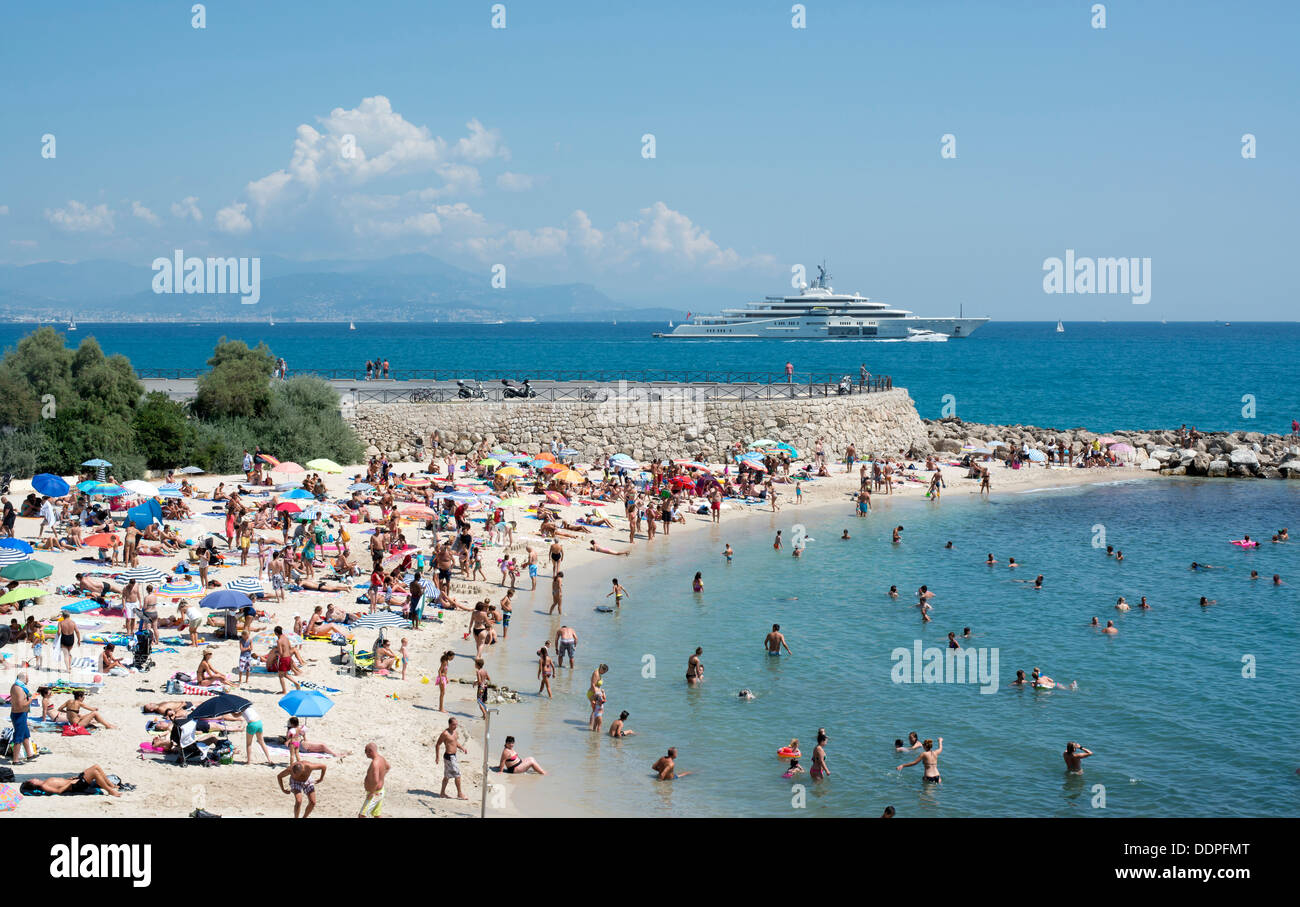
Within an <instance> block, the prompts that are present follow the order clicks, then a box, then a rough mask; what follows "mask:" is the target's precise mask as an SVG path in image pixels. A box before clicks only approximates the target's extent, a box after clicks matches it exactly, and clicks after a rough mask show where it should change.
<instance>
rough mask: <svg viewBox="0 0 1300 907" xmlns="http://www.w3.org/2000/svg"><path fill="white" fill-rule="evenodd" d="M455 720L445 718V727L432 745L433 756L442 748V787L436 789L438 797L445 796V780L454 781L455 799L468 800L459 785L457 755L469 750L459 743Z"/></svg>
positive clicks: (435, 756) (436, 756)
mask: <svg viewBox="0 0 1300 907" xmlns="http://www.w3.org/2000/svg"><path fill="white" fill-rule="evenodd" d="M456 727H457V722H456V719H455V718H448V719H447V729H446V730H445V731H443V732H442V733H441V734H439V735H438V742H437V743H435V744H434V745H433V758H435V759H437V758H438V750H440V749H441V750H443V754H442V788H441V789H440V790H439V791H438V796H439V797H445V796H447V782H448V781H455V782H456V799H457V800H468V799H469V797H467V796H465V792H464V791H463V790H462V789H461V786H460V762H459V761H458V760H457V758H456V757H457V755H458V754H460V753H468V752H469V750H467V749H465V747H464V746H462V745H461V742H460V738H459V737H458V736H457V735H456Z"/></svg>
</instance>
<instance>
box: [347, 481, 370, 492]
mask: <svg viewBox="0 0 1300 907" xmlns="http://www.w3.org/2000/svg"><path fill="white" fill-rule="evenodd" d="M374 490H375V486H373V485H371V484H370V483H369V482H354V483H352V484H351V485H349V486H348V491H359V492H361V493H362V494H365V493H367V492H370V491H374Z"/></svg>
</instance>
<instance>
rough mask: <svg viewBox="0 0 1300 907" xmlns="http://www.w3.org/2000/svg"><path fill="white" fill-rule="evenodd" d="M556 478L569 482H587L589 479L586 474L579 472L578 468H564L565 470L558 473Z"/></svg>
mask: <svg viewBox="0 0 1300 907" xmlns="http://www.w3.org/2000/svg"><path fill="white" fill-rule="evenodd" d="M555 480H556V481H557V482H569V483H574V482H585V481H587V477H586V476H584V475H583V474H582V473H580V472H578V470H576V469H566V470H564V472H559V473H556V474H555Z"/></svg>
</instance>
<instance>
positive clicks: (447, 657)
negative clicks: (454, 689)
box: [433, 649, 456, 712]
mask: <svg viewBox="0 0 1300 907" xmlns="http://www.w3.org/2000/svg"><path fill="white" fill-rule="evenodd" d="M455 657H456V653H455V652H453V651H451V650H450V649H449V650H447V651H446V652H443V653H442V657H441V658H440V659H439V660H438V676H437V677H435V678H434V680H433V682H434V684H435V685H436V686H437V687H438V711H440V712H445V711H447V710H446V708H444V707H443V706H444V703H445V702H446V701H447V684H449V683H451V677H450V675H449V673H448V671H449V670H450V668H451V660H452V659H453V658H455Z"/></svg>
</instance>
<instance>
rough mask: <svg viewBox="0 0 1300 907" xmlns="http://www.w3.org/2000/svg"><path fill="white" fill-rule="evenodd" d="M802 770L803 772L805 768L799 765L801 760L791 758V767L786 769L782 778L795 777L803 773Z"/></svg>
mask: <svg viewBox="0 0 1300 907" xmlns="http://www.w3.org/2000/svg"><path fill="white" fill-rule="evenodd" d="M802 772H803V768H802V767H800V765H799V760H798V759H791V760H790V767H789V768H788V769H786V770H785V774H783V775H782V776H781V777H782V778H793V777H794V776H795V775H798V774H801V773H802Z"/></svg>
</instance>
